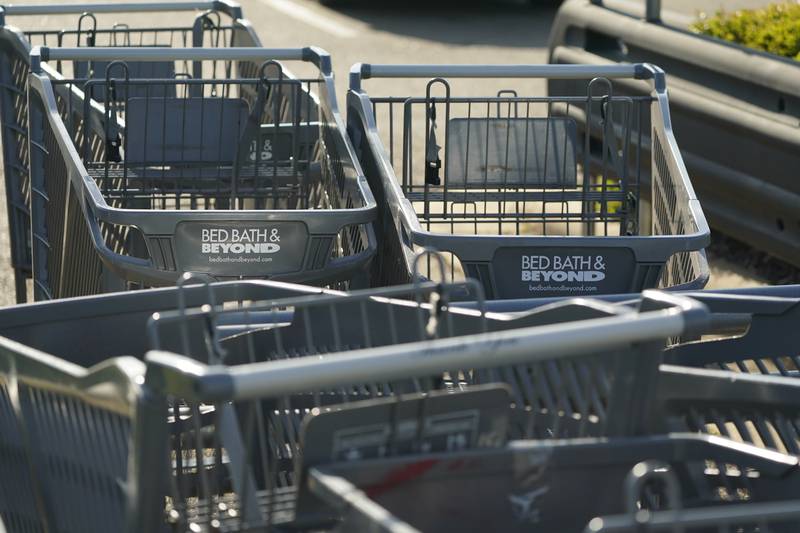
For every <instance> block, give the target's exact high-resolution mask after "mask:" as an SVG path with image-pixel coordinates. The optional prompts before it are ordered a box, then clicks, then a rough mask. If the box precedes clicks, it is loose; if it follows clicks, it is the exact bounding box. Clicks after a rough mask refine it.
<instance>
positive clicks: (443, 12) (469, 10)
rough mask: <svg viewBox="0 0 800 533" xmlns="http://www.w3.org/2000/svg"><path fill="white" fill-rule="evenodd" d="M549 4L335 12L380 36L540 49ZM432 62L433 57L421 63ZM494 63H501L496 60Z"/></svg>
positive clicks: (440, 4) (390, 5) (407, 5)
mask: <svg viewBox="0 0 800 533" xmlns="http://www.w3.org/2000/svg"><path fill="white" fill-rule="evenodd" d="M556 9H557V8H556V7H554V2H552V1H547V0H542V1H540V2H536V1H535V0H534V1H533V2H532V3H531V4H528V3H521V4H520V3H510V2H498V1H493V0H487V1H483V2H480V1H472V2H464V1H463V0H462V1H459V2H456V1H437V0H428V1H427V2H422V1H414V2H408V1H402V0H397V1H396V2H393V1H389V0H381V1H380V2H376V3H369V7H367V6H365V5H364V4H361V5H352V4H348V5H347V6H342V7H339V8H337V11H339V12H341V13H342V14H344V15H347V16H349V17H353V18H355V19H358V20H361V21H363V22H365V23H367V24H369V25H370V26H371V27H372V28H374V29H375V30H377V31H385V32H389V33H395V34H400V35H405V36H408V37H414V38H418V39H425V40H429V41H437V42H442V43H447V44H455V45H470V44H475V45H489V46H505V47H520V48H527V47H542V46H546V45H547V38H548V35H549V33H550V25H551V24H552V22H553V18H554V17H555V13H556ZM425 59H426V61H435V58H425ZM497 61H498V62H502V61H503V58H502V57H498V58H497Z"/></svg>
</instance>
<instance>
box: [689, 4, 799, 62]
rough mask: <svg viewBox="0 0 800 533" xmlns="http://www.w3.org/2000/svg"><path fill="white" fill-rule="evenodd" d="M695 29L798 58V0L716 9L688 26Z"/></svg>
mask: <svg viewBox="0 0 800 533" xmlns="http://www.w3.org/2000/svg"><path fill="white" fill-rule="evenodd" d="M690 29H691V30H692V31H694V32H696V33H702V34H704V35H710V36H712V37H717V38H719V39H724V40H726V41H732V42H734V43H738V44H741V45H744V46H747V47H750V48H755V49H757V50H763V51H765V52H770V53H772V54H775V55H779V56H784V57H789V58H793V59H796V60H798V61H800V3H797V2H792V3H780V4H770V5H768V6H767V7H764V8H761V9H743V10H740V11H735V12H733V13H726V12H724V11H718V12H717V14H716V15H715V16H713V17H705V16H702V17H701V19H700V20H699V21H697V22H695V23H694V24H692V25H691V26H690Z"/></svg>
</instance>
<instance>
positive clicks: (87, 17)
mask: <svg viewBox="0 0 800 533" xmlns="http://www.w3.org/2000/svg"><path fill="white" fill-rule="evenodd" d="M164 12H169V13H170V15H169V17H168V18H169V23H168V24H161V25H158V23H157V22H156V23H154V22H153V20H154V19H157V18H159V17H158V15H161V14H162V13H164ZM148 14H149V15H151V17H150V18H149V19H147V21H146V22H143V15H144V16H146V15H148ZM111 16H113V17H118V16H122V19H121V21H120V20H116V19H114V20H111V19H110V18H109V17H111ZM31 21H35V25H30V26H29V25H28V23H29V22H31ZM43 21H45V22H43ZM10 23H13V24H15V25H16V24H17V23H19V24H20V25H21V26H22V27H23V28H22V29H20V28H17V27H15V26H12V25H10ZM33 46H73V47H74V46H86V47H93V46H110V47H117V46H141V47H202V46H207V47H229V46H260V41H259V39H258V37H257V36H256V34H255V32H254V31H253V29H252V27H251V25H250V23H249V22H248V21H247V20H245V19H243V18H242V10H241V7H239V6H238V5H237V4H235V3H232V2H227V1H214V2H183V3H175V2H172V3H165V2H147V3H145V2H140V3H123V2H108V3H105V4H86V5H75V4H39V5H12V6H4V7H2V8H0V65H2V80H3V82H2V88H0V120H2V124H3V127H2V131H1V132H0V133H2V141H3V160H4V172H5V179H6V202H7V209H8V220H9V228H10V242H11V261H12V266H13V268H14V275H15V283H16V297H17V302H24V301H26V299H27V288H26V281H25V280H26V278H30V277H31V276H32V270H31V243H30V193H31V189H30V183H29V174H28V167H29V163H30V161H29V156H28V139H27V136H28V101H27V96H26V91H27V78H28V73H29V72H30V59H29V55H30V51H31V47H33ZM150 66H151V67H152V66H153V65H150ZM52 67H53V69H51V70H48V71H47V72H48V74H50V75H52V76H54V77H62V76H64V77H69V78H75V79H84V80H87V79H90V78H93V77H98V76H102V75H103V74H104V73H105V67H104V66H102V65H97V64H94V65H90V64H89V62H87V61H68V62H57V63H55V64H54V65H52ZM90 67H91V68H90ZM152 73H153V71H152V69H151V75H152Z"/></svg>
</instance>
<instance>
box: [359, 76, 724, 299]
mask: <svg viewBox="0 0 800 533" xmlns="http://www.w3.org/2000/svg"><path fill="white" fill-rule="evenodd" d="M350 76H351V78H350V91H349V93H348V124H349V133H350V136H351V138H352V140H353V144H354V146H355V148H356V150H357V152H358V154H359V157H360V160H361V164H362V166H363V168H364V171H365V173H366V174H367V177H368V179H369V180H370V186H371V187H372V189H373V193H374V194H375V195H376V198H377V199H378V203H379V204H380V205H381V206H382V213H381V222H380V223H379V224H378V230H377V231H378V232H379V240H380V242H381V243H382V244H381V253H380V254H379V256H380V261H379V262H378V263H377V264H376V273H375V276H376V277H377V278H378V279H380V280H381V281H382V282H383V283H386V284H390V283H403V282H405V281H407V280H408V279H409V276H410V275H411V269H410V265H411V260H412V259H413V256H414V252H415V249H417V248H418V247H420V246H423V247H433V248H435V249H438V250H440V251H442V252H446V253H448V254H449V256H450V259H451V264H450V268H449V272H448V273H447V276H448V278H453V277H454V278H455V279H458V278H459V277H463V276H468V277H472V278H475V279H478V280H480V281H481V283H482V284H483V286H484V290H485V291H486V295H487V298H489V299H500V298H523V297H537V296H553V295H561V296H570V295H571V296H575V295H581V294H590V295H597V294H613V293H624V292H633V291H639V290H642V289H644V288H651V287H657V286H658V287H682V288H702V287H703V286H704V285H705V283H706V281H707V278H708V266H707V264H706V259H705V255H704V252H703V248H704V247H705V246H706V245H707V244H708V240H709V229H708V225H707V224H706V221H705V218H704V216H703V212H702V210H701V208H700V204H699V202H698V201H697V199H696V197H695V194H694V191H693V189H692V186H691V183H690V181H689V177H688V175H687V173H686V170H685V167H684V165H683V161H682V159H681V156H680V152H679V151H678V148H677V145H676V143H675V139H674V137H673V135H672V131H671V127H670V120H669V108H668V101H667V94H666V88H665V81H664V73H663V72H662V71H661V70H660V69H658V68H657V67H654V66H652V65H624V66H623V65H614V66H586V65H580V66H574V65H542V66H535V65H532V66H508V65H469V66H463V65H462V66H458V65H441V66H435V65H408V66H403V65H369V64H357V65H355V66H354V67H353V68H352V69H351V74H350ZM374 78H409V79H413V78H427V79H430V81H428V82H427V84H425V85H423V86H422V87H420V88H419V90H418V92H415V93H413V94H411V95H407V94H390V95H389V96H378V95H377V94H374V93H367V92H366V91H365V90H364V89H362V86H361V84H362V81H363V80H367V79H374ZM461 78H467V79H470V78H492V79H495V80H498V81H497V84H496V85H497V87H498V91H497V93H496V94H494V95H489V96H487V95H485V94H484V95H478V96H476V95H475V94H474V93H475V88H474V86H471V85H469V82H468V81H466V82H464V81H462V80H461ZM504 78H514V79H515V81H514V82H510V83H507V82H505V81H500V80H502V79H504ZM526 78H531V79H537V78H548V79H557V78H569V79H572V78H579V79H590V80H592V81H591V83H590V84H589V87H588V92H587V94H586V95H585V96H563V97H561V96H553V95H551V96H538V95H536V89H529V88H528V87H527V86H526V83H527V84H528V85H529V84H530V82H529V81H527V80H526ZM618 78H629V79H638V80H645V81H647V82H649V83H650V86H651V89H652V93H651V95H650V96H648V97H636V98H633V97H628V96H618V95H615V94H614V92H613V89H612V85H611V82H610V81H609V80H612V79H613V80H616V79H618ZM379 81H380V80H379ZM405 83H406V84H408V83H410V82H409V81H406V82H405ZM394 87H395V86H392V88H393V89H394ZM394 90H396V89H394ZM528 90H530V91H532V92H533V95H528V94H525V93H527V92H528ZM575 114H580V115H581V116H589V117H591V118H592V121H591V128H590V130H591V131H590V132H589V133H587V132H579V131H578V129H577V126H576V120H575V118H574V116H573V115H575ZM644 116H648V117H650V120H651V122H652V124H653V130H652V132H650V131H644V130H643V129H642V127H641V126H642V118H643V117H644ZM595 134H598V135H595ZM598 139H599V140H598ZM645 140H647V142H649V143H652V146H653V156H652V158H651V159H650V161H647V160H646V159H645V158H644V156H643V155H642V154H643V153H644V152H643V151H642V150H641V146H642V145H643V144H642V143H643V142H644V141H645ZM647 169H651V170H652V173H653V175H654V179H653V180H652V190H649V191H643V190H642V186H641V178H642V176H643V174H644V173H645V172H646V171H647ZM649 197H652V200H651V201H650V203H646V202H644V200H646V199H648V198H649Z"/></svg>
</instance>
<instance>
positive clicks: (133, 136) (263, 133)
mask: <svg viewBox="0 0 800 533" xmlns="http://www.w3.org/2000/svg"><path fill="white" fill-rule="evenodd" d="M209 63H213V62H209ZM229 67H230V64H229V65H227V66H225V67H221V68H222V72H221V73H224V72H229ZM112 70H117V69H115V68H113V67H112ZM119 71H120V72H122V71H124V67H123V66H122V65H121V66H120V68H119ZM109 75H110V76H114V75H115V74H111V73H109ZM119 75H122V74H119ZM226 77H227V75H226ZM56 83H57V84H59V85H60V82H56ZM318 83H319V80H316V79H315V80H297V79H287V78H283V77H282V76H281V79H276V80H268V81H259V80H241V79H236V80H230V79H223V78H218V79H213V80H196V79H175V80H158V81H156V80H130V81H127V80H122V79H119V80H117V79H112V80H110V81H108V80H96V81H92V82H89V84H87V86H86V89H87V92H88V93H89V94H90V95H91V97H92V98H93V99H95V100H98V98H97V95H100V94H104V95H105V97H104V98H102V99H101V100H103V101H106V106H105V113H104V116H103V117H102V118H100V117H97V120H98V122H100V123H99V124H92V123H91V122H90V123H89V125H88V126H89V128H86V129H87V130H88V132H89V135H87V134H86V132H84V131H83V128H81V126H83V127H86V126H87V124H86V123H85V122H84V121H81V122H80V123H79V124H75V128H73V129H72V131H73V132H74V133H73V135H74V138H75V139H76V148H77V149H78V150H79V152H80V153H81V154H82V158H83V161H84V164H85V165H86V168H87V170H88V172H89V174H90V175H91V176H92V177H93V178H94V179H95V181H96V182H97V184H98V187H99V188H100V190H101V192H102V193H103V196H104V197H105V199H106V201H107V202H108V203H109V205H113V206H118V207H121V208H137V209H160V210H163V209H183V210H197V209H225V210H227V209H329V208H332V207H333V206H332V203H333V202H335V201H338V200H339V198H338V197H340V196H341V195H342V193H341V192H340V190H339V188H338V187H336V186H332V185H331V184H329V183H324V182H323V181H322V179H323V178H325V179H331V178H333V172H332V170H331V169H330V168H327V169H326V171H327V172H322V171H321V167H322V166H323V165H322V163H323V162H326V163H327V164H328V165H329V164H330V161H329V160H328V158H327V154H325V153H324V150H325V145H324V144H323V143H322V142H321V133H320V131H319V117H318V116H316V117H314V119H306V120H305V121H304V122H300V119H299V116H300V111H299V110H300V107H301V106H303V107H305V111H304V114H305V115H306V116H309V115H311V114H312V111H311V109H312V105H314V111H316V104H314V102H313V100H312V99H311V98H310V97H308V92H307V91H310V90H311V88H312V86H314V87H316V86H317V84H318ZM67 84H68V86H69V85H71V84H72V82H71V81H70V82H67ZM65 88H66V87H65ZM129 92H130V93H131V94H128V93H129ZM114 93H116V94H118V95H119V94H121V95H124V97H125V98H124V99H123V98H120V100H119V101H117V100H116V99H113V100H110V99H109V98H113V97H112V96H111V95H112V94H114ZM254 94H255V95H260V96H256V97H255V98H253V95H254ZM81 103H83V104H84V108H85V107H87V106H86V104H87V103H88V101H83V102H81ZM118 104H119V105H118ZM130 105H134V110H135V113H137V114H140V116H137V117H127V116H126V110H127V109H128V107H129V106H130ZM255 106H261V109H260V110H259V109H255ZM62 113H63V116H64V119H65V122H66V123H67V124H69V121H70V117H73V116H75V113H76V110H75V102H73V99H71V98H70V99H66V100H65V101H64V108H63V110H62ZM80 113H82V114H83V113H87V114H88V113H92V110H89V111H88V112H87V111H86V109H84V110H81V111H80ZM132 121H135V122H136V123H135V124H132ZM226 134H227V135H229V136H230V137H228V138H226V137H225V135H226ZM243 135H247V138H245V137H243ZM156 137H157V139H156V140H154V138H156ZM320 174H322V175H320ZM331 196H333V197H334V198H336V200H333V201H331V199H330V198H331Z"/></svg>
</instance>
